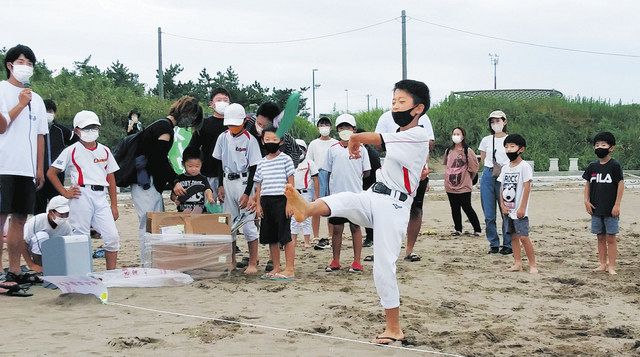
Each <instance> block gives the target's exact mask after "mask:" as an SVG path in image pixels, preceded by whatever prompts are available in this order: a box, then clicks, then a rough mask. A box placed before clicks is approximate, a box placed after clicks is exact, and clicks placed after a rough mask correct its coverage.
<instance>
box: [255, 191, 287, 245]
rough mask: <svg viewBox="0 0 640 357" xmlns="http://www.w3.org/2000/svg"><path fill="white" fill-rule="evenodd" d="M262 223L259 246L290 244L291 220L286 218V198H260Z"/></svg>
mask: <svg viewBox="0 0 640 357" xmlns="http://www.w3.org/2000/svg"><path fill="white" fill-rule="evenodd" d="M260 205H261V206H262V215H263V217H262V221H261V222H260V244H275V243H280V244H282V245H285V244H287V243H289V242H291V218H287V211H286V209H287V197H285V196H284V195H282V196H262V197H260Z"/></svg>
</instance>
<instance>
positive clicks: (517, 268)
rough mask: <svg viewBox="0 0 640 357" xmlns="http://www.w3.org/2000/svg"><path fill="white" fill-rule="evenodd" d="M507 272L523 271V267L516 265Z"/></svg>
mask: <svg viewBox="0 0 640 357" xmlns="http://www.w3.org/2000/svg"><path fill="white" fill-rule="evenodd" d="M507 271H522V265H517V264H514V265H513V266H512V267H511V268H509V269H507Z"/></svg>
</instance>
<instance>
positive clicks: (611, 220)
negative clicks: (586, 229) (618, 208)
mask: <svg viewBox="0 0 640 357" xmlns="http://www.w3.org/2000/svg"><path fill="white" fill-rule="evenodd" d="M619 221H620V218H619V217H606V216H591V233H593V234H618V232H619V231H620V229H619V228H618V222H619Z"/></svg>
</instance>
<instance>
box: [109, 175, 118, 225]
mask: <svg viewBox="0 0 640 357" xmlns="http://www.w3.org/2000/svg"><path fill="white" fill-rule="evenodd" d="M107 182H108V183H109V199H110V200H111V213H112V214H113V220H114V221H117V220H118V217H120V213H118V192H117V191H116V176H115V175H114V174H113V172H112V173H110V174H108V175H107Z"/></svg>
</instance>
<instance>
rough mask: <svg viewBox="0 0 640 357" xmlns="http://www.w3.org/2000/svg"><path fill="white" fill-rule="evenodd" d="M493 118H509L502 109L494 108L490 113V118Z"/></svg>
mask: <svg viewBox="0 0 640 357" xmlns="http://www.w3.org/2000/svg"><path fill="white" fill-rule="evenodd" d="M491 118H502V119H507V115H506V114H505V113H504V112H503V111H502V110H494V111H492V112H491V114H489V119H491Z"/></svg>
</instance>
